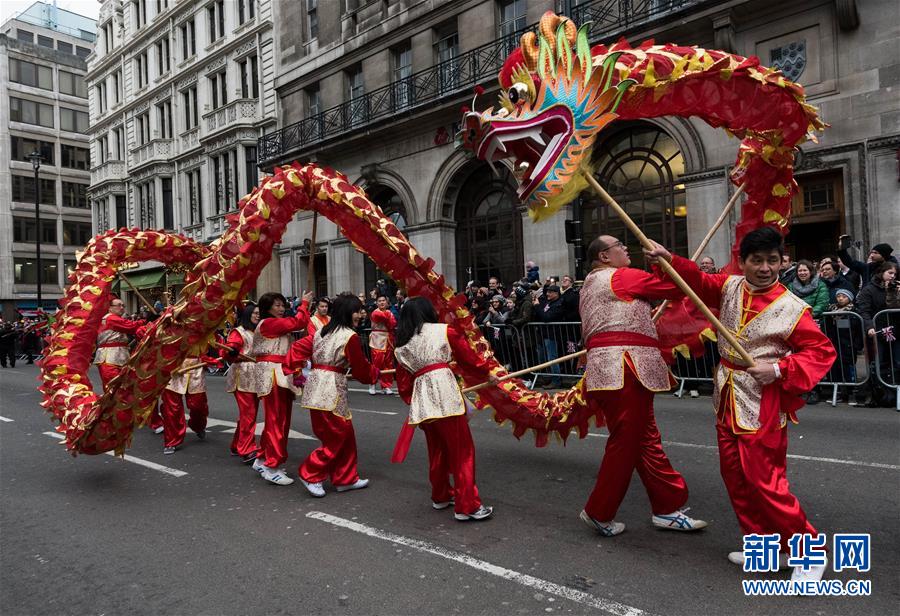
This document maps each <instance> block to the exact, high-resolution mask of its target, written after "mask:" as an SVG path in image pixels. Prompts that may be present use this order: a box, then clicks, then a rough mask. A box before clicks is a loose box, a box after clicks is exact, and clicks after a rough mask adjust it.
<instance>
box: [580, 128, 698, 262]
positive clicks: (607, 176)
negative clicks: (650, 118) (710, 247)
mask: <svg viewBox="0 0 900 616" xmlns="http://www.w3.org/2000/svg"><path fill="white" fill-rule="evenodd" d="M593 166H594V169H596V171H595V174H594V175H595V177H596V178H597V180H598V181H599V182H600V183H601V184H602V185H603V186H604V187H605V188H606V190H607V191H608V192H609V194H610V195H612V196H613V198H615V200H616V201H618V202H619V204H620V205H622V207H623V208H625V211H626V212H627V213H628V215H629V216H631V218H632V219H633V220H634V221H635V222H636V223H637V225H638V226H639V227H640V228H641V230H642V231H643V232H644V233H645V234H646V235H647V237H649V238H651V239H653V240H656V241H657V242H661V243H662V244H663V245H664V246H666V247H667V248H669V249H670V250H672V251H673V252H675V253H677V254H680V255H687V249H688V237H687V203H686V200H685V191H684V185H683V184H681V183H679V178H680V177H681V175H682V174H683V173H684V157H683V156H682V153H681V150H680V148H679V147H678V144H677V143H676V142H675V140H674V139H672V137H671V136H669V135H668V134H667V133H666V132H664V131H663V130H661V129H660V128H659V127H657V126H655V125H653V124H648V123H633V124H630V125H625V126H623V127H618V128H617V129H616V130H615V132H612V133H610V134H609V135H608V136H607V137H605V138H602V139H601V141H600V142H599V145H598V146H597V148H596V149H595V150H594V156H593ZM581 219H582V221H583V226H582V228H583V233H584V236H583V240H584V244H585V246H587V245H588V244H589V243H590V242H591V241H592V240H593V239H594V238H596V237H597V236H598V235H612V236H614V237H618V238H622V239H623V240H624V241H625V242H626V244H627V245H628V249H629V252H630V253H631V255H632V261H633V264H634V265H636V266H641V265H642V264H643V256H642V255H641V246H640V244H639V243H638V241H637V240H636V239H635V238H634V236H632V235H631V233H629V232H628V231H627V230H626V228H625V225H624V224H623V223H622V221H621V220H619V218H618V217H617V216H616V214H615V212H611V211H610V210H609V208H607V207H605V206H603V205H602V204H601V203H600V201H599V200H598V199H597V197H596V196H595V195H594V193H593V192H592V191H589V190H588V191H585V192H584V193H582V196H581Z"/></svg>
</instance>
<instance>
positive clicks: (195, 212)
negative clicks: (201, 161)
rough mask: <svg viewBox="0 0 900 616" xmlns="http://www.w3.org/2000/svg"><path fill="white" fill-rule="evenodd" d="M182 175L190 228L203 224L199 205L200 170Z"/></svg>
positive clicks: (201, 207)
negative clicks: (186, 195) (186, 196)
mask: <svg viewBox="0 0 900 616" xmlns="http://www.w3.org/2000/svg"><path fill="white" fill-rule="evenodd" d="M184 175H185V185H186V188H187V194H188V221H189V223H188V224H189V225H190V226H193V225H199V224H200V223H201V222H203V206H202V204H201V203H200V169H194V170H192V171H188V172H187V173H185V174H184Z"/></svg>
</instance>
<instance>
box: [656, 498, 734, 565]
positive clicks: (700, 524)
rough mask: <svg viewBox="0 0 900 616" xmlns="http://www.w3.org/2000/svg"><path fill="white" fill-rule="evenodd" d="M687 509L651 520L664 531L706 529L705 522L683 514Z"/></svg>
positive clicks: (657, 516)
mask: <svg viewBox="0 0 900 616" xmlns="http://www.w3.org/2000/svg"><path fill="white" fill-rule="evenodd" d="M688 509H690V507H688V508H685V509H678V510H676V511H674V512H672V513H670V514H667V515H655V516H653V518H652V520H653V525H654V526H657V527H659V528H665V529H666V530H680V531H683V532H690V531H694V530H700V529H701V528H706V522H704V521H703V520H695V519H693V518H691V517H690V516H688V515H686V514H685V512H686V511H687V510H688ZM741 562H743V561H741Z"/></svg>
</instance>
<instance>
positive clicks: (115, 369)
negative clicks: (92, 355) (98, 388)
mask: <svg viewBox="0 0 900 616" xmlns="http://www.w3.org/2000/svg"><path fill="white" fill-rule="evenodd" d="M97 370H99V371H100V382H101V383H103V389H104V390H105V389H106V387H107V385H108V384H109V382H110V381H111V380H113V379H114V378H116V377H117V376H119V373H121V372H122V366H116V365H115V364H97Z"/></svg>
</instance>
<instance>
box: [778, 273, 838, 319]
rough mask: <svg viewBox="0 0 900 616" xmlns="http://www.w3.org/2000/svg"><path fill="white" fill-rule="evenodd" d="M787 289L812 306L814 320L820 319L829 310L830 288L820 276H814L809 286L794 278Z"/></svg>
mask: <svg viewBox="0 0 900 616" xmlns="http://www.w3.org/2000/svg"><path fill="white" fill-rule="evenodd" d="M787 287H788V289H790V290H791V292H792V293H793V294H794V295H796V296H797V297H799V298H800V299H802V300H803V301H805V302H806V303H807V304H809V305H810V307H811V308H812V316H813V318H814V319H818V318H819V317H820V316H822V313H823V312H825V311H826V310H828V304H829V301H828V287H827V286H825V283H824V282H822V281H821V280H820V279H819V277H818V276H814V277H813V278H812V280H810V281H809V282H808V283H807V284H803V283H801V282H800V279H799V278H794V279H793V280H792V281H791V282H790V284H788V285H787Z"/></svg>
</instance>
